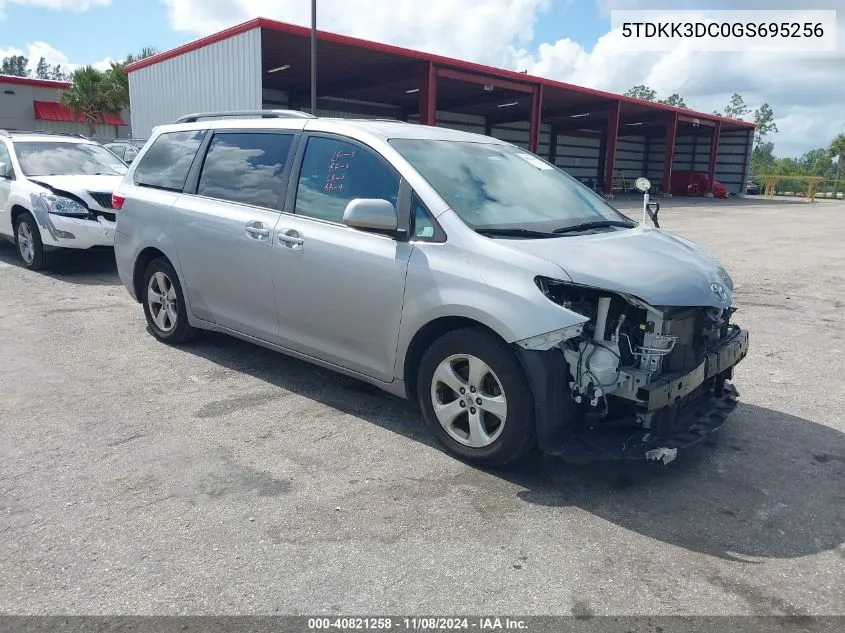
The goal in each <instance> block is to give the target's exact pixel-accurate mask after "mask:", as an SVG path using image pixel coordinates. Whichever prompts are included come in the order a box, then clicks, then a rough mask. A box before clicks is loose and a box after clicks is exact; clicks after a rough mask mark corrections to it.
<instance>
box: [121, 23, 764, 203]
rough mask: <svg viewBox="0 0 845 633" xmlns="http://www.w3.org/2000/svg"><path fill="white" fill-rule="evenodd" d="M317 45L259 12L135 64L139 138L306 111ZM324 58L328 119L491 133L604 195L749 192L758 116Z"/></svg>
mask: <svg viewBox="0 0 845 633" xmlns="http://www.w3.org/2000/svg"><path fill="white" fill-rule="evenodd" d="M309 54H310V29H308V28H304V27H300V26H295V25H292V24H285V23H282V22H276V21H273V20H269V19H265V18H257V19H254V20H251V21H249V22H245V23H243V24H240V25H237V26H235V27H232V28H230V29H227V30H225V31H222V32H220V33H217V34H214V35H211V36H208V37H204V38H201V39H199V40H196V41H193V42H190V43H188V44H185V45H184V46H180V47H178V48H175V49H173V50H170V51H166V52H163V53H160V54H158V55H155V56H153V57H150V58H147V59H144V60H142V61H140V62H137V63H135V64H133V65H131V66H129V67H128V71H129V81H130V95H131V98H132V127H133V130H135V135H136V136H144V135H147V134H149V133H150V131H151V129H152V127H154V126H155V125H159V124H162V123H168V122H171V121H173V120H174V119H175V118H177V117H178V116H181V115H183V114H186V113H188V112H195V111H218V110H224V109H257V108H262V107H263V108H278V107H287V108H294V109H301V110H308V109H309V107H310V103H309V102H310V92H309V91H310V83H309V82H310V74H309V73H310V57H309ZM317 57H318V62H317V78H318V79H317V92H318V95H319V102H318V112H317V114H320V115H328V116H348V117H389V118H397V119H402V120H405V121H412V122H418V123H422V124H425V125H443V126H447V127H456V128H459V129H465V130H469V131H475V132H479V133H483V134H487V135H492V136H495V137H497V138H503V139H505V140H509V141H511V142H514V143H516V144H518V145H522V146H523V147H525V148H526V149H529V150H531V151H533V152H535V153H537V154H539V155H541V156H543V157H544V158H547V159H549V160H550V161H551V162H554V163H555V164H557V165H558V166H560V167H561V168H563V169H565V170H567V171H568V172H570V173H572V174H573V175H574V176H576V177H577V178H579V179H581V180H582V181H584V182H586V183H587V184H589V185H592V186H594V187H595V188H596V189H600V190H602V191H604V192H613V191H624V190H626V189H628V188H629V187H630V184H631V183H632V182H633V180H634V179H635V178H637V177H639V176H646V177H648V178H649V179H650V180H651V181H652V182H653V183H654V184H655V185H660V186H662V188H663V189H664V190H668V189H670V187H671V185H672V184H674V188H675V190H674V191H671V192H672V193H674V194H687V193H698V194H703V193H706V192H704V191H700V190H699V191H696V190H694V189H693V188H692V187H691V186H687V187H684V186H683V183H681V184H680V185H679V184H678V183H679V181H678V178H674V179H673V177H672V174H673V171H675V172H698V173H701V174H704V178H703V179H702V178H699V179H697V180H696V182H698V183H700V182H706V183H708V184H707V186H709V183H712V181H713V179H714V178H715V179H717V180H719V181H720V182H722V183H723V184H724V185H725V186H726V187H727V188H728V190H729V191H731V192H732V193H743V192H744V188H745V180H746V176H747V171H748V164H749V161H750V154H751V146H752V140H753V130H754V125H753V124H752V123H747V122H744V121H737V120H734V119H728V118H724V117H720V116H716V115H711V114H706V113H702V112H693V111H691V110H686V109H680V108H675V107H672V106H668V105H664V104H659V103H653V102H648V101H642V100H639V99H634V98H631V97H626V96H622V95H616V94H612V93H608V92H603V91H600V90H593V89H590V88H584V87H581V86H575V85H572V84H567V83H563V82H560V81H554V80H551V79H546V78H543V77H534V76H531V75H527V74H523V73H517V72H513V71H509V70H503V69H500V68H492V67H489V66H483V65H480V64H475V63H471V62H466V61H461V60H457V59H450V58H447V57H442V56H439V55H433V54H430V53H423V52H419V51H413V50H408V49H404V48H398V47H395V46H389V45H386V44H380V43H377V42H370V41H366V40H361V39H356V38H352V37H347V36H342V35H337V34H334V33H327V32H323V31H321V32H319V34H318V47H317ZM690 183H692V180H691V181H690ZM678 189H686V190H680V191H679V190H678Z"/></svg>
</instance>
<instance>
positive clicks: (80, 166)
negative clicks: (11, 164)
mask: <svg viewBox="0 0 845 633" xmlns="http://www.w3.org/2000/svg"><path fill="white" fill-rule="evenodd" d="M15 152H16V153H17V155H18V162H19V163H20V165H21V171H23V173H24V174H25V175H27V176H77V175H82V174H85V175H89V176H90V175H95V174H105V175H107V176H115V175H120V174H125V173H126V165H124V164H123V163H122V162H120V160H119V159H118V158H117V157H116V156H115V155H114V154H112V153H111V152H110V151H109V150H107V149H106V148H105V147H103V146H102V145H94V144H93V143H74V142H53V141H15Z"/></svg>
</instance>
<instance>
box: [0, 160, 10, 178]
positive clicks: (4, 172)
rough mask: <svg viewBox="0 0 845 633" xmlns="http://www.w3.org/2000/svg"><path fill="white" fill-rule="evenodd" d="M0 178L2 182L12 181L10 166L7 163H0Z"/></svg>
mask: <svg viewBox="0 0 845 633" xmlns="http://www.w3.org/2000/svg"><path fill="white" fill-rule="evenodd" d="M0 178H2V179H3V180H11V179H12V166H11V165H9V164H8V163H0Z"/></svg>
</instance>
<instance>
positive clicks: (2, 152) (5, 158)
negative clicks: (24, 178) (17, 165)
mask: <svg viewBox="0 0 845 633" xmlns="http://www.w3.org/2000/svg"><path fill="white" fill-rule="evenodd" d="M0 163H3V166H4V173H2V174H0V176H2V177H6V178H11V177H12V176H13V175H14V173H15V172H14V169H13V168H12V157H11V156H9V150H7V149H6V146H5V145H4V144H3V143H0Z"/></svg>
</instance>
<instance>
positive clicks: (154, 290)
mask: <svg viewBox="0 0 845 633" xmlns="http://www.w3.org/2000/svg"><path fill="white" fill-rule="evenodd" d="M147 304H148V305H149V307H150V315H151V316H152V318H153V321H154V322H155V324H156V326H157V327H158V329H160V330H161V331H162V332H165V333H166V332H170V331H172V330H173V328H175V327H176V321H177V319H178V309H177V299H176V288H174V287H173V282H172V281H171V279H170V277H168V276H167V275H166V274H165V273H163V272H161V271H158V272H156V273H155V274H154V275H153V276H152V277H150V282H149V284H148V285H147Z"/></svg>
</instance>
